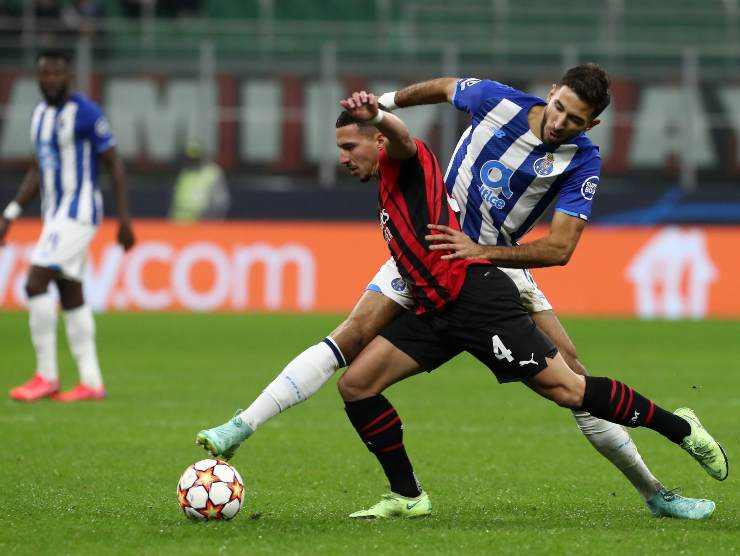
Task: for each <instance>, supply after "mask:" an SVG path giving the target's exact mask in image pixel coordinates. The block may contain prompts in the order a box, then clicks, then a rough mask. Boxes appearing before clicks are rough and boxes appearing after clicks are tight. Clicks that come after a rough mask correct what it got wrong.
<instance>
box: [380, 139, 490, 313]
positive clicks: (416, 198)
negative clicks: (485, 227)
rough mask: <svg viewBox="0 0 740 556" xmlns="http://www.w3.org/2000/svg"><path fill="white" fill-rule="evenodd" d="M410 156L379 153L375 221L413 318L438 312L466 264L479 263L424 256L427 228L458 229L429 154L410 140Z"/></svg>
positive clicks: (456, 287) (455, 289)
mask: <svg viewBox="0 0 740 556" xmlns="http://www.w3.org/2000/svg"><path fill="white" fill-rule="evenodd" d="M414 141H415V142H416V147H417V153H416V156H413V157H411V158H407V159H404V160H397V159H393V158H390V157H389V156H388V154H387V153H386V152H385V150H382V151H381V152H380V162H379V170H380V186H379V190H378V216H379V218H380V229H381V231H382V232H383V239H385V241H386V242H387V243H388V248H389V249H390V251H391V255H392V256H393V259H394V260H395V261H396V265H397V266H398V271H399V273H400V274H401V276H402V277H403V279H404V280H406V282H407V284H408V285H409V286H410V288H411V291H412V292H413V294H414V297H415V298H416V302H417V311H416V312H417V313H418V314H421V313H427V312H433V311H440V310H441V309H443V308H444V307H445V306H446V305H447V304H448V303H450V302H452V301H454V300H455V299H457V296H458V294H459V293H460V289H461V288H462V285H463V282H464V281H465V273H466V269H467V267H468V266H470V265H471V264H488V262H487V261H483V260H473V259H471V260H463V259H451V260H443V259H442V255H443V254H444V253H445V252H444V251H430V250H429V243H428V242H427V241H426V240H425V239H424V236H425V235H427V234H428V233H429V229H428V228H427V224H444V225H446V226H450V227H451V228H455V229H456V230H459V229H460V224H459V222H458V220H457V214H456V213H455V211H454V210H453V209H452V207H451V206H450V203H449V198H448V196H447V189H445V184H444V180H443V179H442V174H441V173H440V169H439V163H438V162H437V158H436V157H435V156H434V153H432V151H431V150H430V149H429V147H427V146H426V145H425V144H424V143H423V142H422V141H420V140H419V139H416V138H414Z"/></svg>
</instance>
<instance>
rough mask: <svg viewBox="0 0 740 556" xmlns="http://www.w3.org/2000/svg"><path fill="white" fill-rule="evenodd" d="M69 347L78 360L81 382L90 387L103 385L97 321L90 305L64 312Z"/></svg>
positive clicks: (97, 387) (96, 387)
mask: <svg viewBox="0 0 740 556" xmlns="http://www.w3.org/2000/svg"><path fill="white" fill-rule="evenodd" d="M64 321H65V324H66V328H67V341H68V342H69V349H70V351H72V355H74V358H75V361H77V368H78V369H79V371H80V382H81V383H82V384H84V385H85V386H89V387H90V388H95V389H99V388H102V387H103V377H102V375H101V374H100V365H99V364H98V354H97V351H96V349H95V321H94V320H93V314H92V309H90V306H89V305H82V306H81V307H77V308H76V309H72V310H71V311H65V312H64Z"/></svg>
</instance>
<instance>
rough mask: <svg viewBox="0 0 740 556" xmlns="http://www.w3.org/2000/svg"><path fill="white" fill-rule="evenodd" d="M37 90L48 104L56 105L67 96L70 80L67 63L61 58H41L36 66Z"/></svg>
mask: <svg viewBox="0 0 740 556" xmlns="http://www.w3.org/2000/svg"><path fill="white" fill-rule="evenodd" d="M37 70H38V73H37V77H38V82H39V89H41V94H42V95H43V96H44V100H45V101H46V102H47V103H48V104H52V105H58V104H60V103H61V102H62V101H63V100H64V99H65V98H67V95H68V94H69V88H70V84H71V80H72V76H71V73H70V71H69V66H68V65H67V62H66V61H65V60H63V59H61V58H41V59H40V60H39V62H38V66H37Z"/></svg>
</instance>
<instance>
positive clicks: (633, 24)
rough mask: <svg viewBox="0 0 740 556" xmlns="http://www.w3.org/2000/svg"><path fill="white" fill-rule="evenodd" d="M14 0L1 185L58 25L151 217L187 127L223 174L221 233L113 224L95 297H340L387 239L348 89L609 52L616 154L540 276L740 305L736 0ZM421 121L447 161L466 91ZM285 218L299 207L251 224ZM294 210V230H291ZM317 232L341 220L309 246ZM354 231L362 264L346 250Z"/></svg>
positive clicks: (514, 79) (30, 235)
mask: <svg viewBox="0 0 740 556" xmlns="http://www.w3.org/2000/svg"><path fill="white" fill-rule="evenodd" d="M0 9H1V10H2V11H0V41H1V44H2V55H0V106H2V110H0V114H2V116H1V118H0V169H2V178H0V180H1V182H0V183H1V187H0V204H4V203H5V202H7V201H8V200H9V199H10V198H11V197H12V195H13V193H14V191H15V188H16V187H17V184H18V183H19V180H20V178H21V176H22V172H23V170H24V168H25V167H26V165H27V163H28V160H29V156H30V142H29V141H28V140H27V139H26V137H27V136H28V122H29V114H30V111H31V109H32V107H33V105H34V104H35V102H36V101H37V100H38V98H39V97H38V92H37V90H36V84H35V81H34V75H33V60H34V56H35V55H36V53H37V52H38V50H39V49H40V48H43V47H46V46H57V47H58V46H61V47H64V48H67V49H68V50H69V52H70V53H72V55H73V56H74V59H75V69H76V81H77V88H78V89H79V90H80V91H82V92H84V93H86V94H88V95H90V96H91V97H92V98H93V99H95V100H97V101H98V102H100V103H101V104H102V105H103V106H104V108H105V110H106V112H107V114H108V116H109V120H110V121H111V124H112V127H113V129H114V132H115V134H116V136H117V139H118V144H119V149H120V152H121V153H122V154H123V156H124V158H125V160H126V161H127V163H128V164H127V166H128V172H129V180H128V181H129V188H130V192H131V199H132V210H133V213H134V215H136V216H137V217H138V218H147V219H160V220H161V219H164V218H166V217H167V214H168V207H169V205H170V203H171V200H172V198H173V185H174V183H175V178H176V174H177V170H178V167H179V165H180V162H181V161H182V153H183V151H184V149H185V147H186V145H187V144H189V143H191V142H193V141H195V142H197V143H198V144H199V145H201V146H202V148H203V150H204V151H205V153H206V154H207V155H208V156H210V157H213V158H214V159H215V160H216V161H217V162H218V164H219V165H220V166H221V167H222V168H223V170H224V171H225V173H226V177H227V181H228V185H229V191H230V195H231V202H230V206H229V208H228V212H227V213H226V215H225V216H226V218H228V220H229V221H232V222H231V223H230V225H229V227H228V228H224V229H219V228H217V227H210V228H209V229H210V230H211V231H212V232H211V234H210V236H209V237H210V238H211V239H209V240H208V241H205V240H203V238H202V232H201V230H202V228H199V227H192V226H191V227H188V226H182V225H180V226H179V227H178V228H176V229H172V227H171V226H168V225H167V223H166V222H164V221H160V222H159V223H158V224H156V225H153V226H150V225H147V226H139V231H140V239H141V240H142V241H141V242H140V244H139V247H138V248H137V251H135V252H134V253H133V254H132V255H130V256H129V257H127V258H123V259H120V257H116V255H115V254H112V252H111V249H110V247H111V245H110V244H109V243H106V241H109V240H105V239H103V238H99V239H98V241H97V242H96V244H95V247H94V249H93V257H92V261H91V265H90V266H91V268H90V272H89V274H88V276H89V279H88V280H87V282H88V284H87V288H88V293H89V296H90V297H91V298H93V299H95V300H96V302H95V307H96V309H98V310H104V309H115V308H119V309H179V308H186V309H194V310H212V309H216V310H250V309H254V310H288V311H292V310H303V311H306V310H308V311H311V310H319V311H333V310H346V309H348V308H349V307H351V306H352V304H353V302H354V299H355V298H356V295H357V292H359V291H361V289H362V288H363V286H364V284H365V282H366V281H367V279H368V278H369V277H370V276H371V275H372V272H373V268H374V266H376V265H377V264H378V263H379V262H380V261H382V260H383V257H384V249H383V246H382V244H381V242H379V241H377V240H374V239H372V238H370V237H368V236H369V235H370V234H369V233H368V232H369V230H370V229H372V227H373V226H372V224H371V222H373V221H374V219H375V210H374V197H375V192H374V188H373V187H369V186H367V185H363V184H357V183H354V182H352V181H351V180H350V179H349V178H348V177H346V176H344V175H343V174H342V172H341V170H340V169H339V168H338V165H337V164H336V152H335V151H336V149H335V147H334V140H333V127H332V122H333V119H334V117H335V115H336V113H337V111H338V109H337V107H338V104H337V102H338V99H339V98H341V96H342V95H343V94H345V93H346V92H348V91H351V90H353V89H355V88H360V87H363V88H369V89H370V90H374V91H378V92H382V91H385V90H392V89H395V88H398V87H400V86H402V85H404V84H407V83H410V82H414V81H418V80H423V79H426V78H431V77H435V76H438V75H461V76H477V77H491V78H495V79H497V80H500V81H503V82H507V83H511V84H513V85H515V86H517V87H520V88H523V89H525V90H529V91H532V92H535V93H538V94H541V95H544V94H545V93H546V91H547V88H548V86H549V84H550V83H552V82H553V81H555V80H556V79H557V77H558V76H559V75H560V74H561V72H562V70H563V69H564V68H567V67H569V66H571V65H574V64H576V63H578V62H581V61H596V62H599V63H601V64H603V65H604V66H605V67H606V68H607V69H608V70H609V72H610V74H611V77H612V79H613V95H614V100H613V103H612V106H611V107H610V108H609V109H608V110H607V112H606V113H605V114H604V116H603V120H604V121H603V123H602V124H601V125H600V126H598V127H596V128H595V129H594V130H593V131H592V132H591V133H590V135H591V136H592V139H593V140H594V141H595V142H596V143H597V144H599V145H600V148H601V153H602V159H603V163H604V171H603V175H602V178H601V183H600V184H599V187H598V192H597V195H596V200H595V208H594V215H593V221H592V224H591V225H590V226H589V228H588V230H587V232H586V235H585V237H584V241H583V243H582V245H581V247H580V248H579V250H578V251H577V252H576V255H575V257H574V259H573V261H572V263H571V265H569V267H567V268H566V269H562V270H560V269H558V270H557V271H555V272H553V271H552V270H541V271H537V272H536V277H537V278H538V279H539V280H540V282H541V286H542V287H543V289H544V290H545V291H546V292H548V295H550V296H551V298H552V299H551V300H552V301H553V302H554V305H555V306H556V307H558V308H559V309H560V310H561V312H563V313H571V314H619V315H641V316H646V317H655V316H658V317H660V316H666V317H671V318H676V317H690V318H700V317H702V316H704V315H740V299H739V298H738V296H733V295H731V294H730V290H731V289H732V277H733V276H734V273H735V272H736V271H737V268H736V266H737V265H736V264H735V262H734V261H733V258H732V257H729V256H727V254H728V250H727V246H728V245H729V244H730V243H731V242H732V241H733V240H734V239H735V238H737V237H738V233H737V230H736V229H734V228H725V229H724V230H719V231H718V230H715V229H713V228H709V227H708V226H714V225H718V224H721V225H726V226H732V225H737V224H740V188H738V186H737V182H738V176H739V175H740V141H738V134H739V133H740V85H738V82H737V78H736V75H737V70H738V68H740V53H739V52H740V50H739V49H738V46H739V45H740V33H738V17H739V16H738V2H737V1H736V0H723V1H720V0H710V1H707V2H695V1H692V0H681V1H678V2H676V1H667V0H660V1H652V2H647V3H646V2H638V1H635V0H611V1H609V0H604V1H599V2H582V1H578V0H571V1H567V2H559V3H557V4H556V5H555V4H553V3H551V2H548V1H545V0H522V1H516V2H514V1H509V0H485V1H483V0H474V1H469V2H465V3H464V5H456V4H455V5H452V4H450V3H448V2H442V1H438V0H433V1H415V0H410V1H406V2H400V1H394V0H373V1H367V2H339V1H326V2H318V1H317V2H304V1H290V0H260V1H246V2H235V1H232V2H227V1H215V0H211V1H207V0H190V1H188V2H162V1H160V2H149V1H146V0H144V1H141V2H136V1H129V2H127V1H116V0H106V1H100V0H98V1H79V2H57V1H54V0H41V1H37V2H21V1H20V0H16V1H12V0H10V1H6V2H2V3H0ZM404 118H405V119H406V120H407V122H408V123H409V125H410V128H411V129H412V130H413V132H414V133H415V134H417V135H418V136H420V137H422V138H423V139H424V140H426V141H428V142H429V143H430V145H431V146H432V148H433V149H434V150H435V152H437V153H438V155H439V157H440V159H441V161H442V163H443V164H446V163H447V161H448V158H449V155H450V153H451V152H452V150H453V147H454V144H455V142H456V140H457V137H458V135H459V133H460V131H461V130H462V129H463V128H464V126H465V125H466V123H465V120H466V116H465V114H459V113H457V111H455V110H452V109H450V107H449V106H434V107H420V108H414V109H410V110H406V111H404ZM108 201H110V199H108ZM112 205H113V203H111V202H108V207H109V208H111V207H112ZM35 210H36V211H37V210H38V209H37V208H36V209H35ZM28 214H31V215H33V214H34V209H32V210H31V211H30V212H29V213H28ZM234 221H250V222H252V225H250V226H247V227H244V228H234V225H235V224H234ZM276 221H283V222H285V226H278V228H276V227H275V225H273V224H271V225H265V226H260V225H256V224H255V222H260V223H268V222H276ZM288 222H290V223H288ZM306 222H311V226H310V227H308V228H305V227H304V223H306ZM339 222H352V224H347V225H345V227H342V225H341V224H338V223H339ZM361 222H365V223H366V224H365V226H362V225H359V224H358V223H361ZM322 223H330V224H327V225H326V226H324V225H323V224H322ZM675 225H681V227H679V228H674V227H673V226H675ZM23 226H31V229H30V230H28V231H27V232H21V233H20V234H18V233H16V234H15V235H14V237H13V238H12V242H11V244H10V248H9V249H5V250H4V251H3V253H1V254H0V269H1V270H2V272H0V302H2V304H3V305H5V306H9V307H17V306H21V305H23V303H24V299H23V291H22V280H23V275H24V273H25V270H26V267H25V266H24V261H25V259H26V256H25V255H26V253H27V252H28V248H29V247H30V245H31V242H32V240H33V239H34V235H35V234H36V233H37V228H35V227H33V226H34V225H32V224H24V225H23ZM23 226H18V227H17V228H21V230H23V229H24V228H23ZM604 226H608V228H604ZM622 226H642V228H639V229H625V228H622ZM645 226H647V228H646V227H645ZM276 229H280V230H284V231H289V232H286V233H284V234H283V235H282V236H281V239H280V240H277V239H276V237H275V236H274V233H273V232H274V230H276ZM227 230H228V233H226V234H224V233H223V232H224V231H227ZM302 230H312V231H315V230H322V231H323V232H325V234H324V239H322V240H315V241H312V243H311V245H308V244H307V243H306V242H305V241H304V236H305V235H306V234H304V233H301V231H302ZM338 230H341V233H334V232H337V231H338ZM19 231H20V230H17V232H19ZM355 234H357V235H355ZM625 234H626V235H625ZM630 234H631V235H630ZM103 235H104V236H106V234H103ZM107 237H108V238H110V234H107ZM173 237H177V238H180V239H183V238H187V240H186V241H185V242H180V243H178V244H177V245H175V244H173V243H172V241H171V238H173ZM337 237H342V238H344V239H345V240H347V241H346V242H345V243H344V244H343V245H342V246H341V247H340V246H339V245H337V244H335V242H336V238H337ZM21 238H22V239H21ZM360 244H362V247H359V245H360ZM353 246H355V248H358V249H362V250H363V252H365V253H367V257H365V259H364V260H365V261H367V262H368V263H369V264H368V265H346V264H345V261H346V256H345V255H344V252H346V251H348V250H349V252H352V251H353V249H354V248H353ZM625 249H626V251H625ZM245 250H246V254H244V253H245ZM239 253H241V257H240V255H239ZM340 253H341V254H340ZM612 253H615V255H614V257H612ZM132 258H133V259H134V262H135V265H134V266H135V268H133V269H132V268H131V259H132ZM183 258H184V259H185V262H182V264H179V265H178V261H182V259H183ZM240 258H241V260H242V262H241V263H239V259H240ZM119 259H120V260H119ZM244 261H246V262H244ZM114 263H115V264H114ZM240 265H241V266H240ZM237 267H239V268H237ZM111 273H113V274H111ZM227 275H228V276H227ZM275 279H277V280H279V281H281V285H280V287H279V288H278V290H279V291H276V290H275V287H274V286H270V285H269V283H270V282H271V281H274V280H275ZM106 280H107V281H106ZM235 280H239V283H236V282H235ZM178 281H179V282H178ZM183 281H184V282H183ZM178 284H180V285H178ZM183 284H184V285H183ZM603 284H608V285H609V291H610V297H611V299H610V300H609V302H604V296H603V294H602V287H601V286H602V285H603ZM245 289H246V293H244V294H240V293H239V291H241V290H245ZM186 290H187V291H186ZM178 292H179V293H178ZM183 292H185V293H183ZM188 292H189V293H191V294H192V295H188ZM728 294H730V295H728ZM240 296H241V297H240ZM191 298H192V299H191ZM245 298H246V300H245ZM152 299H153V300H154V301H153V302H152ZM720 300H721V302H720ZM599 301H601V302H599Z"/></svg>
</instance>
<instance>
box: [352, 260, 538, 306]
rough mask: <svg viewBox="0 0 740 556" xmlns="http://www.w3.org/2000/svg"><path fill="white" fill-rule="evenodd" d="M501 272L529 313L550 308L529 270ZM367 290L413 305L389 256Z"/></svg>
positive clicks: (401, 303)
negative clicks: (515, 290)
mask: <svg viewBox="0 0 740 556" xmlns="http://www.w3.org/2000/svg"><path fill="white" fill-rule="evenodd" d="M501 271H502V272H504V273H505V274H507V275H508V276H509V278H511V279H512V281H513V282H514V284H516V287H517V288H518V289H519V297H520V299H521V301H522V305H524V308H525V309H526V310H527V311H529V312H530V313H539V312H540V311H548V310H550V309H552V305H550V302H549V301H548V300H547V298H546V297H545V294H544V293H542V292H541V291H540V289H539V288H538V287H537V283H536V282H535V281H534V278H532V275H531V274H530V272H529V271H528V270H526V269H523V268H502V269H501ZM366 289H367V290H369V291H374V292H378V293H382V294H383V295H384V296H386V297H387V298H389V299H392V300H393V301H395V302H396V303H398V304H399V305H400V306H401V307H403V308H404V309H411V308H412V307H413V306H414V298H413V296H412V295H411V291H409V288H408V286H407V285H406V282H405V281H404V279H403V278H401V275H400V274H399V273H398V268H397V267H396V262H395V261H394V260H393V258H392V257H391V258H390V259H388V260H387V261H386V262H385V263H384V264H383V266H381V267H380V270H378V273H377V274H376V275H375V277H373V279H372V280H371V281H370V283H369V284H368V285H367V288H366Z"/></svg>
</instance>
